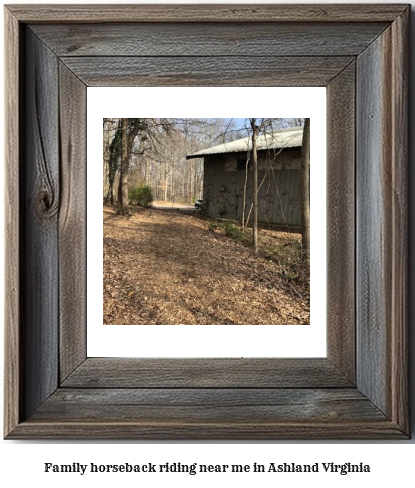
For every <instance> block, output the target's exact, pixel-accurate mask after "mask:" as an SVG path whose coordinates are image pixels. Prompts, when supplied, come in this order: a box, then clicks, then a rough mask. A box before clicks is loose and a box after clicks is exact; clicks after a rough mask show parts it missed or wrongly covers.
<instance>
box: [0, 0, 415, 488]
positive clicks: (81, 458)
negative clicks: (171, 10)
mask: <svg viewBox="0 0 415 488" xmlns="http://www.w3.org/2000/svg"><path fill="white" fill-rule="evenodd" d="M8 3H18V2H13V1H9V2H8ZM26 3H32V2H29V1H28V0H26ZM45 3H46V2H45ZM48 3H52V2H48ZM73 3H83V2H75V1H74V2H73ZM90 3H108V2H105V1H104V0H100V1H99V2H92V1H91V2H90ZM113 3H114V2H113ZM123 3H128V2H127V1H126V0H124V1H123ZM136 3H137V2H136ZM163 3H172V2H168V0H163ZM182 3H185V2H182ZM229 3H232V2H229ZM237 3H244V2H242V1H241V0H240V1H239V2H237ZM248 3H249V2H248ZM251 3H252V2H251ZM291 3H294V2H291ZM298 3H307V2H306V1H305V0H301V2H298ZM321 3H336V2H335V1H334V0H329V2H321ZM338 3H343V2H338ZM354 3H358V2H354ZM365 3H381V2H378V1H377V2H370V1H369V0H366V1H365ZM384 3H385V2H384ZM412 8H413V9H414V8H415V2H414V0H412ZM413 19H414V17H413V16H412V26H413V24H414V20H413ZM2 28H3V23H2V24H1V29H2ZM0 39H3V35H2V33H0ZM2 54H3V49H1V55H2ZM414 56H415V50H414V41H413V40H412V55H411V62H412V73H411V74H412V77H411V79H412V86H411V91H412V92H413V86H414V80H415V76H414V74H415V73H414V68H413V66H415V60H414ZM0 100H2V98H0ZM413 103H414V102H413V101H412V102H411V122H413V121H414V106H413ZM412 127H413V125H412ZM0 135H1V141H2V144H4V139H3V133H1V134H0ZM413 149H414V147H413V143H412V147H411V154H412V155H413V154H414V152H413ZM412 159H413V157H412ZM410 186H411V189H412V192H411V191H410V192H409V193H410V194H411V193H412V194H414V193H415V191H414V190H415V181H414V175H413V172H412V173H411V175H410ZM411 198H412V199H413V197H412V196H411ZM0 201H1V205H3V201H2V199H0ZM414 203H415V202H414V201H413V200H411V207H413V205H414ZM0 218H1V219H2V221H1V223H2V224H3V212H2V211H0ZM410 223H411V235H410V238H411V241H412V242H414V240H413V239H412V237H415V236H414V234H413V229H414V228H415V226H414V225H413V224H414V221H413V216H411V222H410ZM2 234H3V233H1V235H2ZM1 244H2V242H1ZM1 249H3V246H1ZM412 266H413V265H412ZM413 276H414V272H413V269H411V284H412V283H413ZM412 289H413V287H412ZM413 293H414V292H413V291H412V292H411V297H410V300H409V302H410V303H411V301H412V302H414V298H415V297H412V295H413ZM0 306H1V308H2V306H3V290H0ZM413 318H414V317H413V312H412V310H411V321H410V323H411V324H412V323H413ZM0 337H1V339H2V336H0ZM0 351H1V353H2V351H3V344H0ZM411 351H412V352H414V351H415V347H414V337H413V336H412V341H411ZM413 366H414V362H413V360H412V370H413ZM0 367H1V368H2V362H0ZM0 373H1V376H3V374H2V373H3V371H1V372H0ZM413 386H414V380H413V378H412V387H413ZM414 403H415V401H414V395H412V405H414ZM0 408H1V409H2V404H1V407H0ZM413 413H414V407H412V417H413V418H414V414H413ZM414 459H415V445H414V441H408V442H388V443H384V442H359V443H356V442H351V443H347V442H332V443H329V442H321V443H315V442H314V443H313V442H310V443H309V442H262V443H260V442H257V443H239V442H233V443H232V442H230V443H225V442H217V443H203V442H202V443H191V442H165V443H154V442H153V443H151V442H131V443H108V442H107V443H94V442H83V443H80V442H75V443H70V442H22V441H20V442H18V441H0V483H2V484H3V486H8V485H6V484H5V483H13V485H14V486H29V485H30V486H39V485H40V484H41V486H43V487H48V486H50V487H52V486H53V487H56V486H57V484H59V486H60V487H65V488H66V487H73V486H74V485H75V484H77V485H78V486H81V485H82V486H87V485H90V482H91V480H92V479H93V478H92V475H88V476H87V475H85V476H81V475H79V474H45V473H43V463H44V462H54V463H57V464H70V463H72V462H80V463H84V464H88V463H90V462H94V463H96V464H104V463H113V464H114V463H124V462H129V463H131V464H136V463H145V462H153V463H157V464H162V463H165V462H171V463H172V462H181V463H188V464H189V463H194V462H197V463H205V464H207V463H210V464H217V463H218V464H223V463H225V464H234V463H238V464H251V463H253V462H254V461H256V462H258V463H262V464H267V463H269V462H275V463H281V462H296V463H308V464H312V463H314V462H320V463H322V462H335V463H339V464H340V463H344V462H348V461H350V462H364V463H367V464H370V466H371V473H370V474H349V475H347V476H340V475H339V474H323V473H322V472H320V473H317V474H304V475H302V474H294V475H293V474H276V473H269V474H265V475H253V474H243V475H241V474H239V475H236V474H210V475H200V474H199V475H196V476H190V475H188V474H170V475H159V474H152V475H151V474H148V475H141V476H140V475H127V474H118V475H94V476H95V477H97V476H99V479H98V482H99V483H100V484H104V485H106V484H110V483H111V484H113V483H122V485H123V486H124V487H130V486H131V487H137V486H146V487H152V486H164V485H166V484H169V485H176V484H180V485H181V486H191V485H192V486H195V485H196V486H201V487H204V486H206V487H207V486H209V487H210V486H211V485H212V484H215V485H219V486H225V484H226V485H229V484H230V483H238V484H242V485H243V486H252V485H253V484H254V483H255V484H257V485H259V484H261V486H263V487H268V486H269V487H275V486H286V485H287V484H288V483H292V484H293V485H294V486H296V485H300V484H301V485H303V484H311V486H313V485H314V484H315V485H317V484H318V486H319V487H325V486H327V487H330V488H332V487H333V486H346V485H350V484H353V487H360V486H362V487H363V486H365V487H367V486H368V485H370V484H378V485H382V486H384V485H389V486H390V485H392V484H393V485H400V484H401V485H404V484H405V485H406V486H411V485H413V484H414V481H415V475H414V471H413V460H414Z"/></svg>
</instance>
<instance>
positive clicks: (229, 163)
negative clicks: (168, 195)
mask: <svg viewBox="0 0 415 488" xmlns="http://www.w3.org/2000/svg"><path fill="white" fill-rule="evenodd" d="M302 139H303V128H302V127H295V128H288V129H281V130H279V131H275V132H273V133H272V134H267V135H262V136H259V137H258V140H257V148H258V185H259V192H258V221H259V222H261V223H270V224H278V225H284V226H286V225H288V226H294V227H297V226H300V225H301V213H300V172H301V145H302ZM250 150H251V138H250V137H246V138H244V139H238V140H237V141H233V142H230V143H226V144H221V145H219V146H215V147H211V148H208V149H205V150H202V151H198V152H196V153H194V154H190V155H188V156H187V159H190V158H204V177H203V200H204V201H205V202H206V212H207V215H208V216H209V217H212V218H218V217H222V218H228V219H236V220H240V219H241V217H242V205H243V195H244V185H245V179H246V165H247V161H248V178H247V191H246V207H245V209H246V210H245V218H246V216H247V214H248V213H249V209H250V208H251V206H252V201H253V192H252V188H253V173H252V165H251V163H250V161H249V160H250Z"/></svg>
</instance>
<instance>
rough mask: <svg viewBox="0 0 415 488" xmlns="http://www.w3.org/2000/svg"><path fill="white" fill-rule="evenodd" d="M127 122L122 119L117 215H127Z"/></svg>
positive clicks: (128, 159)
mask: <svg viewBox="0 0 415 488" xmlns="http://www.w3.org/2000/svg"><path fill="white" fill-rule="evenodd" d="M127 130H128V122H127V119H122V142H121V148H122V149H121V167H120V181H119V184H118V205H117V213H118V214H121V215H128V214H129V210H128V169H129V166H130V155H129V151H128V133H127Z"/></svg>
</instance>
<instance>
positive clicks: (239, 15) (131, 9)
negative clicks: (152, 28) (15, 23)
mask: <svg viewBox="0 0 415 488" xmlns="http://www.w3.org/2000/svg"><path fill="white" fill-rule="evenodd" d="M7 8H8V9H9V10H10V11H11V12H12V13H13V15H14V16H16V18H17V19H18V20H19V21H20V22H28V23H29V22H31V23H43V22H48V23H57V22H77V23H84V22H97V23H107V22H217V23H221V22H280V21H283V22H367V21H368V20H370V21H371V22H392V21H394V20H395V19H396V17H397V16H399V15H400V14H401V13H402V12H404V11H405V10H406V9H407V5H404V4H387V5H379V4H378V5H368V4H366V5H295V6H292V5H266V4H260V5H236V4H235V5H179V4H178V5H82V6H81V7H80V6H79V5H8V6H7Z"/></svg>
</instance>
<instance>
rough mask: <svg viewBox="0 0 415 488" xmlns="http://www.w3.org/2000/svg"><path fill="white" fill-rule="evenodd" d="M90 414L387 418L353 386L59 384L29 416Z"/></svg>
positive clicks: (162, 418) (236, 419) (182, 418)
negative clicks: (108, 386)
mask: <svg viewBox="0 0 415 488" xmlns="http://www.w3.org/2000/svg"><path fill="white" fill-rule="evenodd" d="M62 405H64V409H62ZM94 418H100V419H105V420H106V421H113V422H115V421H118V422H128V421H129V422H131V421H133V422H137V423H140V422H143V421H144V422H151V421H152V422H154V423H155V424H157V423H158V422H160V423H163V422H189V421H191V422H192V423H195V424H196V423H200V424H206V423H219V422H224V423H230V424H231V423H234V424H238V423H239V424H240V423H250V422H257V423H258V424H271V423H278V422H281V420H282V419H284V421H285V422H287V423H292V422H297V423H305V422H312V421H316V422H321V423H322V424H324V423H330V424H335V423H338V424H340V425H341V424H344V423H347V422H350V421H355V422H356V421H360V422H362V421H365V420H369V421H374V420H375V421H387V418H386V417H385V415H384V414H382V413H381V412H380V411H379V409H377V408H376V407H375V406H374V405H373V404H372V403H371V402H370V401H369V400H367V398H365V397H364V395H362V394H361V393H359V392H358V391H356V389H355V388H342V389H332V388H329V389H310V388H306V389H302V388H296V389H295V390H293V389H291V388H290V389H284V388H278V389H274V388H267V389H264V388H262V389H261V388H259V389H257V388H249V389H245V388H238V389H234V388H231V389H227V388H195V389H190V390H189V389H181V388H168V389H160V388H158V389H154V388H153V389H146V388H140V389H129V388H123V389H99V388H88V389H78V390H75V389H68V388H62V389H60V390H58V391H57V392H56V393H55V394H54V395H52V396H51V397H50V398H49V399H47V400H46V401H45V402H44V403H43V405H42V406H41V407H40V408H38V409H37V411H36V413H35V414H34V415H33V416H32V420H37V421H46V420H47V421H51V422H56V421H67V422H69V421H70V422H79V421H88V420H91V419H94Z"/></svg>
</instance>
